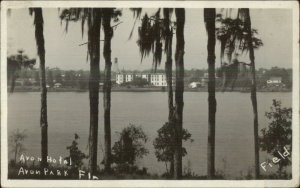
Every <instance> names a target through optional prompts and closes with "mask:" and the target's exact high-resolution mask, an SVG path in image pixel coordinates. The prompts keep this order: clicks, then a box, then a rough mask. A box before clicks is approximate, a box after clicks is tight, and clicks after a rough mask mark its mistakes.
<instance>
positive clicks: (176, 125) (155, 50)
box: [30, 8, 262, 179]
mask: <svg viewBox="0 0 300 188" xmlns="http://www.w3.org/2000/svg"><path fill="white" fill-rule="evenodd" d="M131 10H132V12H133V13H134V16H135V18H136V19H139V18H141V17H142V19H141V26H140V27H139V28H138V35H139V39H138V41H137V44H138V46H139V49H140V54H141V59H143V58H144V57H146V56H148V55H150V54H153V63H154V66H155V67H157V65H158V64H160V62H161V58H162V54H163V52H164V53H165V55H166V63H165V73H166V75H167V85H168V87H167V92H168V110H169V115H168V125H172V126H171V129H170V131H171V132H172V134H171V142H172V146H173V147H172V148H171V149H169V150H170V152H171V157H170V158H171V159H168V160H171V161H172V159H173V161H174V170H173V172H172V174H171V175H172V176H173V177H174V178H175V179H181V178H182V157H183V156H184V150H183V148H182V141H183V137H182V136H183V135H186V134H184V129H183V107H184V100H183V94H184V51H185V40H184V29H185V9H184V8H175V9H173V8H163V9H161V8H159V9H158V10H157V12H156V13H155V14H154V15H152V16H148V15H147V14H145V15H143V16H142V14H141V13H142V9H141V8H132V9H131ZM173 12H175V17H176V20H175V21H172V20H171V16H172V14H173ZM30 13H31V14H32V15H34V26H35V38H36V46H37V53H38V56H39V62H40V69H39V75H40V82H39V83H40V87H41V112H40V113H41V116H40V125H41V138H42V139H41V140H42V141H41V156H42V162H41V167H45V166H47V165H48V164H47V155H48V133H47V131H48V121H47V88H46V84H47V82H46V68H45V63H46V60H45V40H44V31H43V14H42V8H32V9H30ZM161 13H162V15H163V17H161ZM120 16H121V10H119V9H115V8H70V9H62V10H61V15H60V18H61V20H62V21H64V22H66V31H68V23H69V22H76V21H81V25H82V35H84V34H85V33H84V28H85V27H87V38H88V41H87V43H85V44H86V45H87V49H88V57H89V63H90V70H89V81H88V85H89V87H88V88H89V101H90V127H89V144H88V145H89V154H88V159H89V165H88V169H89V172H90V173H91V175H94V174H96V172H97V149H98V147H97V144H98V125H99V118H98V114H99V113H98V112H99V81H100V55H101V54H100V52H101V49H100V41H101V40H100V34H101V32H100V30H101V28H102V29H103V31H104V32H103V33H104V40H103V42H104V45H103V56H104V59H105V62H104V63H105V69H104V76H103V77H104V87H103V93H104V95H103V104H104V105H103V108H104V120H103V121H104V123H103V125H104V140H105V152H104V166H105V168H104V170H105V171H106V172H110V171H111V163H112V161H113V158H116V157H117V156H115V157H113V155H112V147H111V126H110V124H111V122H110V106H111V51H112V48H111V40H112V38H113V33H114V32H113V31H114V30H113V28H114V27H116V26H117V25H118V24H116V25H114V26H112V25H111V23H112V22H119V17H120ZM220 16H221V17H220ZM217 17H219V18H223V17H222V15H216V9H213V8H205V9H204V22H205V27H206V31H207V36H208V40H207V63H208V75H209V76H208V128H209V129H208V150H207V159H208V161H207V177H208V179H213V178H214V177H215V148H216V147H215V126H216V121H215V120H216V118H215V116H216V110H217V101H216V98H215V88H216V82H215V73H216V68H215V44H216V39H218V40H220V42H221V59H222V62H221V66H222V68H223V69H222V74H221V75H222V78H223V80H224V81H223V87H224V88H226V87H228V86H233V85H234V82H235V80H236V76H237V74H238V71H236V70H237V69H236V67H237V64H238V63H239V62H238V61H237V60H236V59H237V57H238V55H239V54H238V53H233V52H234V51H235V52H237V51H238V52H240V54H242V53H243V52H246V51H248V52H249V59H250V62H251V63H250V64H249V65H248V66H249V67H250V75H251V77H250V79H251V85H250V88H251V101H252V106H253V118H254V119H253V122H254V123H253V126H254V143H255V144H254V146H255V153H254V158H255V178H259V175H260V173H259V153H258V151H259V144H258V114H257V99H256V72H255V62H254V48H258V47H259V46H261V45H262V42H261V40H259V39H257V38H255V37H253V33H256V30H252V28H251V20H250V12H249V9H247V8H242V9H238V14H237V17H236V18H234V19H232V18H226V19H216V18H217ZM216 21H220V22H221V27H220V28H219V29H217V28H216ZM226 28H230V29H226ZM68 32H72V31H68ZM173 34H175V39H176V49H175V50H174V52H175V53H174V59H175V60H174V64H175V67H176V71H175V78H176V79H175V82H176V86H175V91H174V92H173V87H172V76H173V72H172V66H173V59H172V56H173V49H172V43H173ZM224 54H226V57H227V58H228V60H227V61H226V62H225V61H224V62H223V58H224ZM234 60H236V61H234ZM48 76H49V75H48ZM52 76H54V75H52ZM56 79H57V80H59V79H61V78H60V77H59V76H58V77H57V78H56ZM126 134H129V133H128V132H125V133H124V135H122V137H123V138H124V139H125V138H126ZM185 138H186V139H187V137H185ZM120 144H121V143H120ZM115 149H116V148H115V147H113V151H115ZM128 157H130V156H128ZM117 158H118V157H117Z"/></svg>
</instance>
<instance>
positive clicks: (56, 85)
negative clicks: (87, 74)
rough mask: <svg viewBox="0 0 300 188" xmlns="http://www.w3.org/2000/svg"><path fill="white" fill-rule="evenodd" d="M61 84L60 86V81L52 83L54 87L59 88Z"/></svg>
mask: <svg viewBox="0 0 300 188" xmlns="http://www.w3.org/2000/svg"><path fill="white" fill-rule="evenodd" d="M61 86H62V84H61V83H55V84H54V88H60V87H61Z"/></svg>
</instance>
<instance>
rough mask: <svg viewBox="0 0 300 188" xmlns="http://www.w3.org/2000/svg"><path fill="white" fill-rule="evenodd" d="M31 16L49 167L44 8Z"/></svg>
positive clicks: (43, 144) (43, 149)
mask: <svg viewBox="0 0 300 188" xmlns="http://www.w3.org/2000/svg"><path fill="white" fill-rule="evenodd" d="M30 14H31V15H32V14H34V25H35V40H36V46H37V53H38V56H39V60H40V79H41V81H40V85H41V114H40V126H41V137H42V138H41V156H42V161H41V167H42V168H43V167H46V166H48V163H47V156H48V120H47V88H46V71H45V40H44V20H43V12H42V8H31V9H30Z"/></svg>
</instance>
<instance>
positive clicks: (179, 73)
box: [174, 8, 185, 179]
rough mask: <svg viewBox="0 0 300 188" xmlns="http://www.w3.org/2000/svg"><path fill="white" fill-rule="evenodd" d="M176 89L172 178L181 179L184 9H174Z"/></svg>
mask: <svg viewBox="0 0 300 188" xmlns="http://www.w3.org/2000/svg"><path fill="white" fill-rule="evenodd" d="M175 14H176V22H177V28H176V40H177V41H176V42H177V43H176V54H175V61H176V89H175V119H176V123H175V138H174V139H175V145H176V146H175V153H174V178H175V179H181V178H182V113H183V105H184V103H183V92H184V58H183V56H184V23H185V10H184V8H176V9H175Z"/></svg>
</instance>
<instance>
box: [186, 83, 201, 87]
mask: <svg viewBox="0 0 300 188" xmlns="http://www.w3.org/2000/svg"><path fill="white" fill-rule="evenodd" d="M199 87H201V83H200V82H191V83H190V84H189V88H199Z"/></svg>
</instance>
